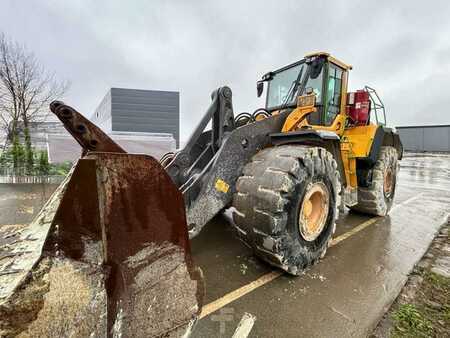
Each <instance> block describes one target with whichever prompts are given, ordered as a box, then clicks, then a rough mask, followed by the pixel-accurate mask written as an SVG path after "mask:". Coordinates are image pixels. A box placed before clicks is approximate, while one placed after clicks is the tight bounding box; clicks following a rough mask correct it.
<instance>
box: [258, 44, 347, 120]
mask: <svg viewBox="0 0 450 338" xmlns="http://www.w3.org/2000/svg"><path fill="white" fill-rule="evenodd" d="M351 68H352V67H351V66H349V65H346V64H345V63H343V62H341V61H339V60H337V59H335V58H333V57H331V56H330V54H328V53H323V52H320V53H314V54H309V55H307V56H306V57H305V58H304V59H302V60H300V61H298V62H295V63H293V64H290V65H288V66H286V67H283V68H281V69H278V70H276V71H273V72H269V73H267V74H265V75H264V76H263V78H262V80H261V81H258V83H257V92H258V96H261V94H262V91H263V87H264V82H267V94H266V110H267V111H269V112H274V111H277V110H283V109H289V108H295V107H297V106H298V102H297V99H298V97H300V96H302V95H305V94H314V96H315V104H314V106H315V108H316V111H315V112H313V113H311V114H309V115H308V116H307V121H308V123H309V124H310V125H321V126H330V125H332V124H333V121H334V120H335V118H336V116H337V115H338V114H339V113H340V112H341V110H342V109H345V102H343V103H342V102H341V98H342V97H344V98H345V95H346V90H347V88H346V87H347V74H348V70H350V69H351Z"/></svg>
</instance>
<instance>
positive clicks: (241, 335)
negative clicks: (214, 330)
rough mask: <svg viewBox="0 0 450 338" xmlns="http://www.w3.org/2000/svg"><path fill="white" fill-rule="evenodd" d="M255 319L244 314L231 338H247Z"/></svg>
mask: <svg viewBox="0 0 450 338" xmlns="http://www.w3.org/2000/svg"><path fill="white" fill-rule="evenodd" d="M255 320H256V317H255V316H253V315H252V314H250V313H247V312H246V313H244V315H243V316H242V318H241V321H240V322H239V324H238V326H237V328H236V331H234V334H233V337H232V338H247V337H248V335H249V333H250V331H251V330H252V328H253V325H254V324H255Z"/></svg>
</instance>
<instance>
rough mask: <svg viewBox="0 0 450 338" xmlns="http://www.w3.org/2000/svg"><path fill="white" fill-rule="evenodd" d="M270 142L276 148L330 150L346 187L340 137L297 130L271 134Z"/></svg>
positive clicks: (308, 130) (328, 133) (334, 134)
mask: <svg viewBox="0 0 450 338" xmlns="http://www.w3.org/2000/svg"><path fill="white" fill-rule="evenodd" d="M269 136H270V142H271V144H272V145H274V146H279V145H285V144H304V145H312V146H317V147H323V148H325V149H326V150H328V151H329V152H330V153H331V154H332V155H333V157H334V159H335V160H336V163H337V166H338V170H339V173H340V175H341V180H342V184H343V185H344V186H345V185H346V183H347V182H345V177H346V176H345V171H344V163H343V162H342V156H341V146H340V144H341V141H340V138H339V136H338V135H337V134H336V133H334V132H331V131H327V130H316V129H306V130H296V131H290V132H286V133H273V134H270V135H269Z"/></svg>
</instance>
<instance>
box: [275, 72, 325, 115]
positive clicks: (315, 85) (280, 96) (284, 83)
mask: <svg viewBox="0 0 450 338" xmlns="http://www.w3.org/2000/svg"><path fill="white" fill-rule="evenodd" d="M303 67H306V65H305V63H301V64H298V65H296V66H293V67H291V68H288V69H285V70H282V71H280V72H278V73H274V75H273V77H272V79H271V80H270V81H269V86H268V89H267V107H266V108H267V109H271V108H275V107H280V106H281V105H286V106H289V105H291V104H293V103H295V100H296V96H295V95H294V93H293V89H294V88H293V87H294V84H295V81H296V80H297V77H298V75H299V74H300V71H302V72H303V75H302V76H305V74H306V73H307V72H306V69H303V70H302V68H303ZM322 73H323V72H322V71H321V72H320V74H319V75H318V76H317V77H316V78H314V79H312V78H311V77H310V78H308V81H307V82H306V86H305V88H308V87H310V88H312V91H313V92H314V93H315V94H316V103H318V104H320V102H321V98H322ZM302 80H303V79H300V81H299V82H300V83H301V82H302ZM300 83H299V84H298V85H297V90H298V87H299V86H300ZM288 96H289V99H288V100H287V98H288ZM286 100H287V101H286Z"/></svg>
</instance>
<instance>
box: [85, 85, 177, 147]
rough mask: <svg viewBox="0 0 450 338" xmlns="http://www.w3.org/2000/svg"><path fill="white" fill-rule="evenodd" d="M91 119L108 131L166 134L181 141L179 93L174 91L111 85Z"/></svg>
mask: <svg viewBox="0 0 450 338" xmlns="http://www.w3.org/2000/svg"><path fill="white" fill-rule="evenodd" d="M91 121H92V122H94V123H95V124H96V125H97V126H99V127H100V128H102V129H103V131H105V132H106V133H109V132H145V133H158V134H160V133H166V134H171V135H173V137H174V138H175V140H176V142H177V145H178V144H179V140H180V95H179V93H178V92H173V91H160V90H141V89H125V88H111V89H110V90H109V91H108V93H106V95H105V97H104V98H103V100H102V101H101V103H100V105H99V106H98V108H97V109H96V110H95V112H94V114H93V115H92V116H91Z"/></svg>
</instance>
